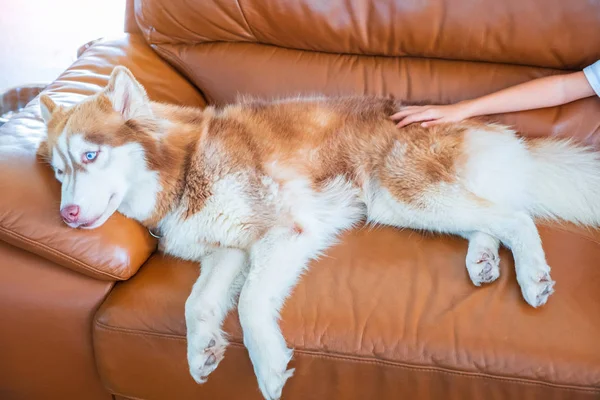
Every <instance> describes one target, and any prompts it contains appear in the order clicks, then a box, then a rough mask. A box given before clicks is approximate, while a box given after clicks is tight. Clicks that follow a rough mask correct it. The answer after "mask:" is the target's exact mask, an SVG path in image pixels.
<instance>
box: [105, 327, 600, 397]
mask: <svg viewBox="0 0 600 400" xmlns="http://www.w3.org/2000/svg"><path fill="white" fill-rule="evenodd" d="M95 324H96V326H97V327H98V328H100V329H103V330H104V331H105V332H110V333H124V334H129V335H133V336H152V337H159V338H164V339H173V340H177V341H185V342H187V339H186V338H185V336H181V335H175V334H167V333H161V332H150V331H143V330H136V329H127V328H120V327H116V326H112V325H107V324H104V323H102V322H99V321H96V322H95ZM229 345H231V346H235V347H240V348H245V347H244V345H243V344H242V343H239V342H237V341H235V342H230V343H229ZM293 350H294V352H295V353H299V354H304V355H309V356H312V357H319V358H327V359H332V360H343V361H348V362H353V363H359V364H380V365H384V366H388V367H393V368H401V369H408V370H416V371H428V372H440V373H443V374H447V375H459V376H464V377H467V378H482V379H492V380H499V381H508V382H513V383H519V384H525V385H534V386H545V387H552V388H557V389H562V390H575V391H583V392H590V393H600V388H598V389H596V388H590V387H582V386H569V385H563V384H559V383H551V382H545V381H534V380H529V379H526V378H516V377H509V376H501V375H489V374H485V373H481V372H469V371H457V370H451V369H447V368H444V367H428V366H420V365H411V364H405V363H399V362H395V361H389V360H375V359H367V358H362V357H358V356H348V355H344V354H336V353H331V354H324V353H321V352H319V351H315V350H309V349H297V348H295V349H293Z"/></svg>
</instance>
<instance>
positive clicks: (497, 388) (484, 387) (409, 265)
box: [94, 226, 600, 399]
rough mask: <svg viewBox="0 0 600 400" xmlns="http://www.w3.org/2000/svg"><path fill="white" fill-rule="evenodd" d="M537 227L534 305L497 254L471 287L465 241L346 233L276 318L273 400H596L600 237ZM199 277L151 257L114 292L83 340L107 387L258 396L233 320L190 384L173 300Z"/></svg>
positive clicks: (184, 265)
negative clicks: (203, 378) (217, 353)
mask: <svg viewBox="0 0 600 400" xmlns="http://www.w3.org/2000/svg"><path fill="white" fill-rule="evenodd" d="M540 232H541V235H542V240H543V242H544V244H545V248H546V251H547V256H548V261H549V264H550V265H551V266H552V267H553V269H552V273H553V277H554V279H555V280H556V281H557V284H556V293H555V294H554V295H553V296H552V297H551V298H550V300H549V302H548V303H547V304H546V305H545V306H543V307H541V308H539V309H533V308H531V307H530V306H528V305H527V304H526V303H525V302H524V300H523V299H522V297H521V293H520V289H519V286H518V284H517V282H516V279H515V273H514V269H513V268H514V267H513V261H512V257H511V254H510V252H508V251H506V250H502V251H501V259H502V262H501V277H500V278H499V280H498V281H496V282H494V283H493V284H490V285H487V286H485V287H481V288H477V287H475V286H473V285H472V284H471V282H470V281H469V278H468V275H467V272H466V268H465V266H464V258H465V255H466V249H467V244H466V241H464V240H462V239H459V238H455V237H443V236H437V235H427V234H425V235H424V234H420V233H417V232H414V231H411V230H404V231H398V230H395V229H391V228H381V229H359V230H355V231H352V232H349V233H347V234H346V235H344V237H343V238H342V241H341V243H340V244H339V245H337V246H335V247H333V248H331V249H330V250H329V251H328V252H327V254H326V255H325V256H324V257H323V258H322V259H320V260H318V261H316V262H314V263H313V264H312V266H311V268H310V270H309V272H308V273H307V274H306V275H305V276H304V277H303V278H302V279H301V282H300V283H299V285H298V287H297V288H296V289H295V291H294V293H293V295H292V296H291V297H290V298H289V299H288V301H287V303H286V305H285V306H284V309H283V311H282V314H281V315H282V318H281V327H282V331H283V333H284V336H285V338H286V340H287V342H288V344H289V345H290V346H291V347H293V348H294V349H295V356H294V359H293V361H292V367H295V368H296V373H295V375H294V377H293V378H292V379H290V381H289V382H288V384H287V385H286V387H285V389H284V393H283V398H286V399H334V398H344V399H366V398H372V399H375V398H376V399H398V398H415V399H416V398H445V399H453V398H456V399H458V398H460V399H466V398H519V399H528V398H531V399H534V398H536V399H537V398H564V399H576V398H597V397H598V396H600V346H598V337H600V319H598V318H597V316H598V315H600V290H599V288H600V268H598V260H600V234H599V233H597V232H588V231H583V230H578V229H575V228H571V227H568V226H563V227H558V226H552V227H550V226H542V227H540ZM198 272H199V268H198V266H197V265H194V264H193V263H189V262H183V261H179V260H175V259H173V258H169V257H165V256H162V255H159V254H157V255H154V256H153V257H152V258H151V259H150V261H149V262H148V263H147V264H146V265H144V266H143V267H142V269H141V270H140V271H139V272H138V274H136V275H135V276H134V277H133V278H132V279H130V280H129V281H126V282H120V283H118V284H117V285H116V287H115V289H114V290H113V291H112V292H111V294H110V296H109V298H108V299H107V300H106V302H105V303H104V304H103V305H102V307H101V308H100V310H99V311H98V313H97V316H96V322H95V326H94V339H95V340H94V345H95V350H96V356H97V358H98V367H99V371H100V374H101V376H102V378H103V380H104V382H105V383H106V384H107V385H108V387H109V389H110V390H112V391H113V393H116V394H119V395H124V396H129V397H135V398H144V399H159V398H169V393H173V392H174V391H176V392H177V393H178V396H179V397H178V398H179V399H187V398H189V399H192V398H193V399H232V398H244V399H254V398H256V399H259V398H260V396H259V392H258V387H257V384H256V381H255V379H254V375H253V373H252V366H251V364H250V361H249V359H248V356H247V353H246V351H245V348H244V347H243V345H242V333H241V328H240V325H239V322H238V316H237V314H236V313H235V312H232V314H231V315H230V316H229V317H228V318H227V320H226V323H225V331H226V332H227V333H228V334H229V335H230V339H231V342H232V343H231V345H230V347H229V349H228V350H227V352H226V355H225V359H224V360H223V362H222V363H221V365H220V366H219V368H218V369H217V370H216V371H215V372H214V373H213V374H212V375H211V376H210V378H209V380H208V382H207V383H206V384H204V385H202V386H198V385H196V383H195V382H194V381H193V380H192V378H191V377H190V376H189V373H188V370H187V361H186V342H185V320H184V303H185V300H186V298H187V296H188V294H189V292H190V290H191V286H192V284H193V282H194V280H195V279H196V277H197V276H198ZM320 382H323V384H321V383H320ZM433 382H435V383H436V384H433ZM325 383H326V384H325ZM242 395H243V397H240V396H242Z"/></svg>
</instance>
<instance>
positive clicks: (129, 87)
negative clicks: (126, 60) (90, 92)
mask: <svg viewBox="0 0 600 400" xmlns="http://www.w3.org/2000/svg"><path fill="white" fill-rule="evenodd" d="M105 94H106V96H107V97H108V98H109V100H110V102H111V104H112V106H113V109H114V110H115V111H116V112H118V113H120V114H121V115H123V118H125V119H126V120H128V119H132V118H140V117H151V116H152V108H151V106H150V99H148V95H147V94H146V90H144V87H143V86H142V85H141V84H140V83H139V82H138V81H136V80H135V78H134V76H133V74H132V73H131V72H130V71H129V70H128V69H127V68H125V67H123V66H118V67H115V68H114V69H113V71H112V73H111V75H110V79H109V81H108V85H106V88H105Z"/></svg>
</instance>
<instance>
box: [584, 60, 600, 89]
mask: <svg viewBox="0 0 600 400" xmlns="http://www.w3.org/2000/svg"><path fill="white" fill-rule="evenodd" d="M583 73H584V74H585V77H586V78H587V80H588V82H589V83H590V86H592V89H594V92H596V94H597V95H598V96H600V60H598V61H596V62H595V63H593V64H592V65H588V66H587V67H585V68H584V69H583Z"/></svg>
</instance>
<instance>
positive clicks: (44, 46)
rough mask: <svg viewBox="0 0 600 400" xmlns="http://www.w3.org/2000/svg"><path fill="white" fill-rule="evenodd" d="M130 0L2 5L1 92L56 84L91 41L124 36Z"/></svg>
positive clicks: (12, 0) (2, 0)
mask: <svg viewBox="0 0 600 400" xmlns="http://www.w3.org/2000/svg"><path fill="white" fill-rule="evenodd" d="M124 13H125V1H124V0H0V92H2V91H4V90H5V89H7V88H9V87H13V86H17V85H21V84H25V83H34V82H50V81H52V80H54V79H55V78H56V77H57V76H58V75H59V74H60V73H61V72H62V71H64V70H65V68H67V67H68V66H69V65H70V64H71V63H72V62H73V61H74V60H75V59H76V57H77V49H78V48H79V46H81V45H82V44H84V43H87V42H88V41H90V40H93V39H97V38H99V37H105V36H115V35H119V34H121V33H122V32H123V24H124V22H123V19H124Z"/></svg>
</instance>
